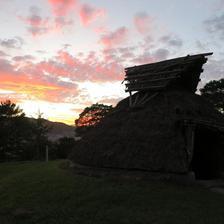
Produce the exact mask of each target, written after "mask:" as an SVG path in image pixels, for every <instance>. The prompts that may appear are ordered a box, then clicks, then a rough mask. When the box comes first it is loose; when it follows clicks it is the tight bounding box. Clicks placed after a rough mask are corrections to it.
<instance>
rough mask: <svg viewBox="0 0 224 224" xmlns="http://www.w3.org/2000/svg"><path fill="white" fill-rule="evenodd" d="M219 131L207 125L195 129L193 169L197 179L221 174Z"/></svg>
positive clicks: (207, 178)
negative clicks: (206, 126)
mask: <svg viewBox="0 0 224 224" xmlns="http://www.w3.org/2000/svg"><path fill="white" fill-rule="evenodd" d="M218 138H219V136H218V133H217V132H215V131H213V130H210V129H209V128H205V127H197V128H196V130H195V141H194V154H193V158H192V169H193V171H194V172H195V176H196V179H204V180H209V179H216V178H218V177H219V175H220V167H219V164H220V163H219V161H220V159H219V154H220V153H219V150H220V146H219V144H218V142H219V139H218Z"/></svg>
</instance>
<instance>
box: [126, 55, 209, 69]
mask: <svg viewBox="0 0 224 224" xmlns="http://www.w3.org/2000/svg"><path fill="white" fill-rule="evenodd" d="M212 54H213V52H208V53H202V54H195V55H187V56H184V57H179V58H172V59H168V60H164V61H160V62H154V63H150V64H144V65H138V66H132V67H127V68H125V71H126V70H131V69H137V68H138V69H139V68H143V67H145V66H154V65H156V66H157V64H162V63H172V62H174V63H176V61H177V62H178V63H179V62H180V61H182V60H183V59H185V60H190V59H191V60H192V59H193V60H195V59H196V58H200V57H205V56H209V55H212Z"/></svg>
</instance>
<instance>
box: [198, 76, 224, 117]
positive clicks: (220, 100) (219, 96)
mask: <svg viewBox="0 0 224 224" xmlns="http://www.w3.org/2000/svg"><path fill="white" fill-rule="evenodd" d="M200 92H201V95H202V96H203V97H204V98H206V99H207V100H208V101H210V102H211V103H212V104H213V105H214V107H215V108H216V109H217V110H218V111H219V112H221V113H223V114H224V79H220V80H212V81H210V82H208V83H207V84H206V85H205V86H204V87H203V88H202V89H200Z"/></svg>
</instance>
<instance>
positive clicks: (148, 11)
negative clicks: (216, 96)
mask: <svg viewBox="0 0 224 224" xmlns="http://www.w3.org/2000/svg"><path fill="white" fill-rule="evenodd" d="M0 8H1V11H0V27H1V32H0V101H4V100H6V99H10V100H11V101H12V102H15V103H16V104H18V105H19V106H20V107H21V108H22V109H23V110H24V112H25V113H26V115H27V116H29V117H37V114H38V113H39V112H38V111H40V112H41V113H43V117H44V118H46V119H49V120H51V121H59V122H64V123H67V124H74V120H75V119H76V118H78V115H79V113H81V112H82V110H83V109H84V108H85V107H87V106H90V105H92V104H93V103H104V104H108V105H111V104H112V105H114V106H115V105H116V103H117V102H118V101H119V100H121V99H122V98H124V97H126V93H125V91H124V89H125V87H124V85H123V84H122V80H123V78H124V68H125V67H128V66H134V65H140V64H144V63H151V62H156V61H160V60H166V59H169V58H173V57H181V56H186V55H188V54H197V53H205V52H213V53H214V54H213V55H212V56H209V60H208V62H207V64H206V65H204V72H203V74H202V75H201V82H200V84H199V87H202V86H203V85H204V84H205V83H206V82H208V81H210V80H214V79H215V80H217V79H220V78H223V77H224V45H223V43H224V0H198V1H195V0H188V1H186V0H169V1H168V0H91V1H90V0H0Z"/></svg>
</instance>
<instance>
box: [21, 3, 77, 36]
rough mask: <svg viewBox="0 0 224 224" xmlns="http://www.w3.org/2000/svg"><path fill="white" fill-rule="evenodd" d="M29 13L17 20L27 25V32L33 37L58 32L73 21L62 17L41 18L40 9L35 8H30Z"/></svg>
mask: <svg viewBox="0 0 224 224" xmlns="http://www.w3.org/2000/svg"><path fill="white" fill-rule="evenodd" d="M29 11H30V15H29V16H27V17H23V16H19V17H18V18H19V19H20V20H22V21H23V22H25V23H26V24H27V25H28V26H27V30H28V32H29V33H31V34H32V35H33V36H39V35H44V34H47V33H49V32H58V31H61V29H63V28H64V27H65V26H70V25H72V24H73V20H71V19H66V18H64V17H62V16H58V17H55V18H54V19H51V18H49V17H46V18H43V17H41V15H40V9H39V8H37V7H30V9H29Z"/></svg>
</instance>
